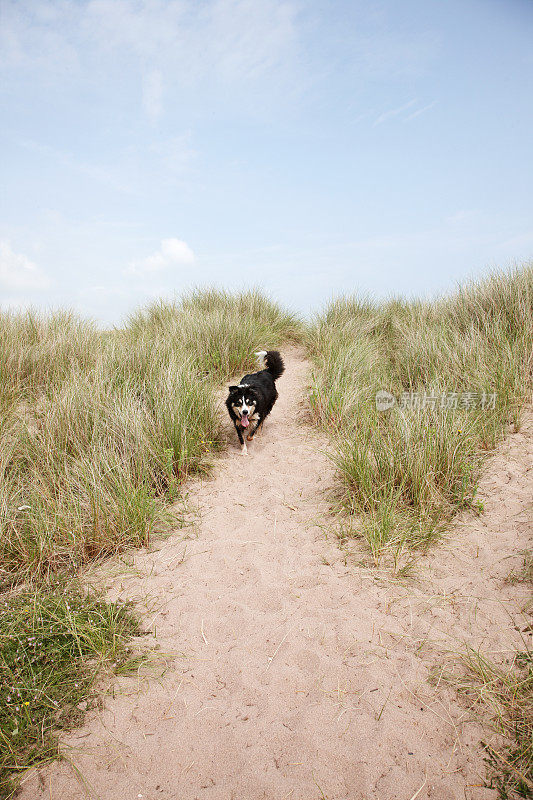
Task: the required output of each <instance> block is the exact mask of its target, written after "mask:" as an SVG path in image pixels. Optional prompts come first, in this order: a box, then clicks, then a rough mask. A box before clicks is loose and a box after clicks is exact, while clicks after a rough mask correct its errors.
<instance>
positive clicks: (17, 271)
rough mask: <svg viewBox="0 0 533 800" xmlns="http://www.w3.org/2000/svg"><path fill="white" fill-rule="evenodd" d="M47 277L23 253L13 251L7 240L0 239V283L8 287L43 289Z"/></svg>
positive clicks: (46, 282) (46, 284)
mask: <svg viewBox="0 0 533 800" xmlns="http://www.w3.org/2000/svg"><path fill="white" fill-rule="evenodd" d="M48 283H49V281H48V278H47V277H46V275H45V274H44V273H43V271H42V270H41V269H40V268H39V267H38V266H37V265H36V264H34V263H33V261H30V259H29V258H28V257H27V256H25V255H24V254H23V253H15V252H14V251H13V250H12V249H11V246H10V244H9V242H6V241H5V240H4V241H0V284H2V285H3V286H7V287H8V288H9V289H44V288H45V287H46V286H48Z"/></svg>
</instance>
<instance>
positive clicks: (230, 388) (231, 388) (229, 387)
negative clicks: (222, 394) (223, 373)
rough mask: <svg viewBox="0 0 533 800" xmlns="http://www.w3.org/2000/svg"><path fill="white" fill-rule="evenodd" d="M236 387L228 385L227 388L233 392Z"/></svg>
mask: <svg viewBox="0 0 533 800" xmlns="http://www.w3.org/2000/svg"><path fill="white" fill-rule="evenodd" d="M238 388H239V387H238V386H228V389H229V390H230V392H234V391H235V390H236V389H238Z"/></svg>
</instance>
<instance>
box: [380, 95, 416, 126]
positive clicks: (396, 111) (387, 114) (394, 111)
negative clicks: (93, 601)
mask: <svg viewBox="0 0 533 800" xmlns="http://www.w3.org/2000/svg"><path fill="white" fill-rule="evenodd" d="M417 102H418V100H417V99H416V97H415V98H414V99H413V100H409V102H408V103H405V104H404V105H403V106H398V108H391V109H389V110H388V111H384V112H383V114H380V115H379V117H378V118H377V119H376V120H375V121H374V125H373V126H372V127H374V128H375V127H376V126H377V125H382V124H383V123H384V122H386V121H387V120H388V119H392V118H393V117H398V116H399V115H400V114H403V112H404V111H407V110H408V109H409V108H412V107H413V106H414V105H416V104H417Z"/></svg>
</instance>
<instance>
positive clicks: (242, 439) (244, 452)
mask: <svg viewBox="0 0 533 800" xmlns="http://www.w3.org/2000/svg"><path fill="white" fill-rule="evenodd" d="M234 425H235V430H236V431H237V436H238V437H239V442H240V443H241V447H242V449H241V456H246V455H248V448H247V447H246V442H245V441H244V437H243V435H242V431H241V429H240V428H239V426H238V425H237V423H236V422H234Z"/></svg>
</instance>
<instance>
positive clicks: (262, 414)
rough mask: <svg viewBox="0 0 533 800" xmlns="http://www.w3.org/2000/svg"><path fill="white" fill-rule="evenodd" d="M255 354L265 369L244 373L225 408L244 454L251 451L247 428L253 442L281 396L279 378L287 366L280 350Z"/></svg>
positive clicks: (230, 389) (231, 390)
mask: <svg viewBox="0 0 533 800" xmlns="http://www.w3.org/2000/svg"><path fill="white" fill-rule="evenodd" d="M256 355H257V356H258V357H259V364H260V366H262V367H264V369H262V370H261V371H260V372H254V373H253V374H252V375H245V376H244V378H243V379H242V380H241V382H240V383H239V385H238V386H230V387H229V395H228V399H227V400H226V407H227V409H228V412H229V415H230V417H231V419H232V420H233V424H234V425H235V430H236V431H237V436H238V437H239V442H240V443H241V445H242V455H243V456H245V455H246V454H247V452H248V450H247V448H246V442H245V441H244V435H243V434H244V431H246V430H247V431H248V433H247V436H246V438H247V440H248V441H249V442H251V441H252V439H253V438H254V434H255V433H256V432H257V430H258V428H261V426H262V425H263V422H264V421H265V418H266V417H267V416H268V415H269V414H270V412H271V411H272V408H273V406H274V403H275V402H276V400H277V397H278V392H277V389H276V381H277V379H278V378H279V377H280V375H282V374H283V371H284V369H285V365H284V364H283V359H282V357H281V356H280V354H279V353H278V351H277V350H268V351H267V350H261V351H260V352H259V353H256Z"/></svg>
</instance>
